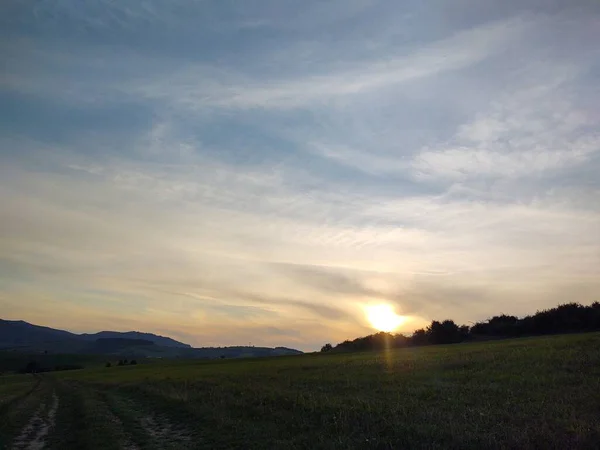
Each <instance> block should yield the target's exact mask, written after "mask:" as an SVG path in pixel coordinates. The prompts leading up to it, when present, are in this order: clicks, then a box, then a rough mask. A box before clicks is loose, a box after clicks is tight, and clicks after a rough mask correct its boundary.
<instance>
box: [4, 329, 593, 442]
mask: <svg viewBox="0 0 600 450" xmlns="http://www.w3.org/2000/svg"><path fill="white" fill-rule="evenodd" d="M0 415H1V417H0V419H1V422H0V436H1V437H2V441H1V445H4V447H5V448H49V449H71V448H72V449H129V450H131V449H178V448H190V449H228V448H241V449H277V448H281V449H306V448H310V449H313V448H319V449H349V448H358V449H361V448H365V449H404V448H410V449H413V448H414V449H438V448H439V449H447V448H456V449H459V448H460V449H470V448H472V449H481V448H486V449H508V448H520V449H521V448H522V449H569V448H581V449H588V448H598V447H599V446H600V333H587V334H574V335H560V336H545V337H536V338H521V339H514V340H506V341H492V342H485V343H470V344H455V345H446V346H429V347H419V348H404V349H394V350H389V351H381V352H364V353H337V354H336V353H325V354H310V355H301V356H291V357H278V358H263V359H246V360H218V361H171V362H168V361H160V362H153V363H148V364H138V365H137V366H124V367H114V366H113V367H110V368H106V367H96V368H91V369H84V370H74V371H67V372H53V373H51V374H40V375H36V376H33V375H8V376H3V377H0ZM32 445H34V446H32Z"/></svg>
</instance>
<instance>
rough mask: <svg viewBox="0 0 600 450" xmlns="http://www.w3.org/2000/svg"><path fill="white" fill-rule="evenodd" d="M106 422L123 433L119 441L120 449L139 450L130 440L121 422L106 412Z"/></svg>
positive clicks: (109, 412) (112, 414)
mask: <svg viewBox="0 0 600 450" xmlns="http://www.w3.org/2000/svg"><path fill="white" fill-rule="evenodd" d="M108 414H109V416H108V420H110V421H111V422H112V423H113V424H114V425H115V427H116V428H118V429H119V430H122V431H123V433H122V434H123V436H124V437H123V438H122V439H121V447H122V448H123V450H140V448H139V447H138V446H137V445H136V444H135V442H133V441H132V440H131V438H130V437H129V436H128V435H127V433H126V432H125V427H124V426H123V421H122V420H121V419H120V418H119V417H118V416H117V415H115V414H114V413H112V412H111V411H108Z"/></svg>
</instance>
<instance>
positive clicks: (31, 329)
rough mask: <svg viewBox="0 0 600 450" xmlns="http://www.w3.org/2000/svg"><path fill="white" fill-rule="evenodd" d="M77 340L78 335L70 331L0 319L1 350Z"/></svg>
mask: <svg viewBox="0 0 600 450" xmlns="http://www.w3.org/2000/svg"><path fill="white" fill-rule="evenodd" d="M77 339H78V335H76V334H74V333H69V332H68V331H63V330H55V329H54V328H48V327H42V326H39V325H32V324H30V323H27V322H24V321H22V320H2V319H0V348H6V347H20V346H29V345H33V344H43V343H47V342H62V341H69V340H77Z"/></svg>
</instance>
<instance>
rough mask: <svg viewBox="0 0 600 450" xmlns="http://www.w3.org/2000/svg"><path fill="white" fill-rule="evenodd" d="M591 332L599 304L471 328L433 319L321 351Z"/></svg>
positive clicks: (599, 324) (596, 326)
mask: <svg viewBox="0 0 600 450" xmlns="http://www.w3.org/2000/svg"><path fill="white" fill-rule="evenodd" d="M594 330H598V331H600V302H594V303H592V304H591V305H589V306H583V305H580V304H579V303H566V304H561V305H558V306H557V307H556V308H550V309H546V310H543V311H538V312H536V313H535V314H533V315H530V316H526V317H524V318H522V319H519V318H517V317H516V316H509V315H506V314H502V315H499V316H494V317H492V318H491V319H488V320H486V321H483V322H478V323H476V324H475V325H473V326H472V327H470V328H469V326H467V325H462V326H458V325H457V324H456V323H454V321H452V320H444V321H443V322H440V321H437V320H434V321H432V322H431V324H430V325H429V326H428V327H427V328H426V329H419V330H416V331H415V332H414V333H413V335H412V336H411V337H406V336H403V335H401V334H390V333H383V332H381V333H375V334H372V335H369V336H364V337H359V338H356V339H354V340H346V341H344V342H342V343H340V344H337V345H336V346H335V347H332V348H329V347H327V346H323V348H322V349H321V351H334V352H336V351H364V350H381V349H386V348H399V347H405V346H409V345H412V346H419V345H432V344H454V343H459V342H464V341H468V340H476V339H481V338H484V339H485V338H490V337H494V338H508V337H518V336H533V335H540V334H552V333H573V332H583V331H594ZM326 348H327V350H325V349H326Z"/></svg>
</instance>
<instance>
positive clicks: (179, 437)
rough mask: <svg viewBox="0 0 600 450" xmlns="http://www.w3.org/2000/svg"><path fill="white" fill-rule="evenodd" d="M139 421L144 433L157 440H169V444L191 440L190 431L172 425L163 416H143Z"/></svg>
mask: <svg viewBox="0 0 600 450" xmlns="http://www.w3.org/2000/svg"><path fill="white" fill-rule="evenodd" d="M140 423H141V425H142V427H144V430H145V431H146V433H148V434H149V435H150V436H152V438H153V439H154V440H156V441H158V442H165V441H167V442H169V443H171V444H181V445H184V444H187V443H189V442H190V441H191V439H192V437H191V435H190V433H188V432H187V431H186V430H184V429H182V428H181V427H176V426H174V425H173V424H172V423H171V422H169V421H168V420H167V419H166V418H164V417H160V418H159V417H155V416H145V417H142V418H141V419H140Z"/></svg>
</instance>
